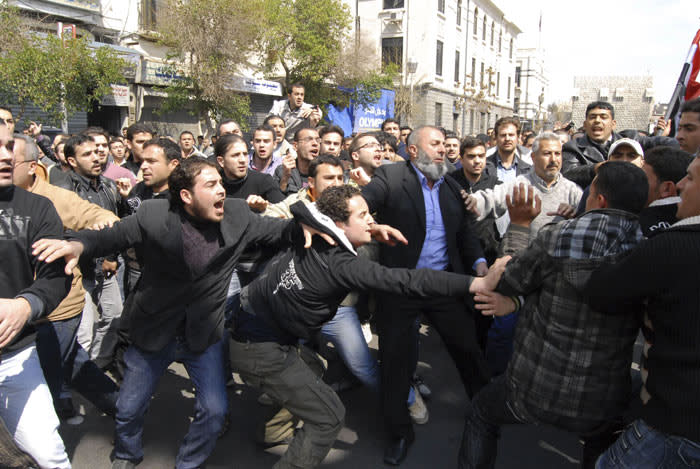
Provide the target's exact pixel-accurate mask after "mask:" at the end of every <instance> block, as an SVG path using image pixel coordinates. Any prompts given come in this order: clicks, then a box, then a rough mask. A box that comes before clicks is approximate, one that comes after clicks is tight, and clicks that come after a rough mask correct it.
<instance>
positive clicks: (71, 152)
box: [63, 134, 95, 160]
mask: <svg viewBox="0 0 700 469" xmlns="http://www.w3.org/2000/svg"><path fill="white" fill-rule="evenodd" d="M94 141H95V139H94V138H92V136H91V135H86V134H78V135H73V136H72V137H70V138H69V139H68V140H66V143H65V145H64V146H63V155H64V156H65V157H66V160H67V159H68V158H69V157H71V156H72V157H73V158H75V152H76V150H77V147H78V145H82V144H84V143H86V142H94Z"/></svg>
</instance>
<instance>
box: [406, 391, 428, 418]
mask: <svg viewBox="0 0 700 469" xmlns="http://www.w3.org/2000/svg"><path fill="white" fill-rule="evenodd" d="M413 394H414V396H415V398H416V400H415V401H414V402H413V404H411V405H410V406H408V413H409V414H410V415H411V420H413V422H414V423H415V424H416V425H425V424H426V423H428V407H427V406H426V405H425V402H424V401H423V398H422V397H421V395H420V392H418V389H417V388H415V387H414V388H413Z"/></svg>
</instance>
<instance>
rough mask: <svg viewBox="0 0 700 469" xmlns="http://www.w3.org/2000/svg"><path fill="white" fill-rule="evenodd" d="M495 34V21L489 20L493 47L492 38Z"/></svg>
mask: <svg viewBox="0 0 700 469" xmlns="http://www.w3.org/2000/svg"><path fill="white" fill-rule="evenodd" d="M495 36H496V23H495V22H493V21H491V47H493V38H494V37H495Z"/></svg>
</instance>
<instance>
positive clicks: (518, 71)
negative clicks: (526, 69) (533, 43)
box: [515, 67, 522, 86]
mask: <svg viewBox="0 0 700 469" xmlns="http://www.w3.org/2000/svg"><path fill="white" fill-rule="evenodd" d="M521 72H522V70H521V68H520V67H515V86H520V75H521Z"/></svg>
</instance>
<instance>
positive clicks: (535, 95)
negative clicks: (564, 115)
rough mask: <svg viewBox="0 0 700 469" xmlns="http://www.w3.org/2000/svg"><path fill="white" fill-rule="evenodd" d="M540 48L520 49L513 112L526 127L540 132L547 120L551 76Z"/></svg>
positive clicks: (516, 69)
mask: <svg viewBox="0 0 700 469" xmlns="http://www.w3.org/2000/svg"><path fill="white" fill-rule="evenodd" d="M543 55H544V54H543V50H542V48H540V47H528V48H523V49H518V52H517V66H516V68H515V102H514V105H513V111H514V113H515V115H517V116H519V117H520V120H521V122H522V123H523V126H524V127H528V128H531V129H536V130H539V129H541V128H542V124H543V123H544V121H546V120H547V109H546V103H547V102H548V100H549V96H548V92H549V75H548V73H547V69H546V67H545V62H544V57H543Z"/></svg>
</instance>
